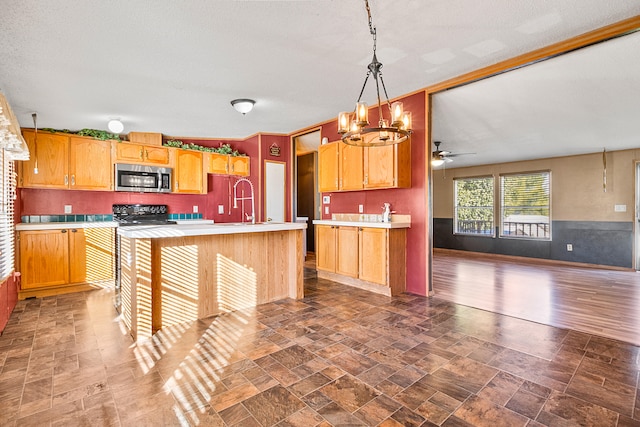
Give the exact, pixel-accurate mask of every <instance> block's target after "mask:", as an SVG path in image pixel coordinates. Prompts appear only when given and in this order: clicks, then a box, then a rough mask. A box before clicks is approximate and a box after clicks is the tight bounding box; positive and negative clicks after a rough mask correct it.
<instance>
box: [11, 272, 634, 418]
mask: <svg viewBox="0 0 640 427" xmlns="http://www.w3.org/2000/svg"><path fill="white" fill-rule="evenodd" d="M307 273H308V272H307ZM306 295H307V297H306V298H305V299H304V300H302V301H292V300H286V301H281V302H277V303H271V304H265V305H262V306H260V307H258V308H256V309H251V310H244V311H239V312H235V313H229V314H225V315H222V316H219V317H216V318H210V319H207V320H203V321H199V322H193V323H189V324H181V325H178V326H174V327H171V328H166V329H164V330H163V331H162V332H160V333H158V334H157V335H156V336H155V337H154V339H153V340H151V341H148V342H144V343H139V344H134V343H133V342H132V341H131V339H130V338H129V336H128V335H127V334H126V333H125V331H124V330H123V328H122V326H121V325H120V324H119V323H118V319H117V317H116V313H115V311H114V309H113V305H112V299H113V294H112V293H110V292H109V291H105V290H100V291H91V292H84V293H78V294H69V295H63V296H58V297H50V298H43V299H36V300H28V301H21V302H20V303H19V304H18V306H17V308H16V310H15V312H14V313H13V315H12V316H11V320H10V323H9V325H8V327H7V329H6V330H5V332H4V334H3V335H2V337H0V425H2V426H5V425H19V426H26V425H36V426H46V425H52V426H58V425H64V426H68V425H91V426H100V425H123V426H129V425H135V426H144V425H154V426H157V425H204V426H242V427H245V426H271V425H279V426H304V427H310V426H330V425H335V426H337V425H341V426H344V425H350V426H357V425H369V426H372V425H381V426H432V425H442V426H470V425H479V426H492V427H497V426H509V427H511V426H525V425H527V426H539V425H549V426H574V425H575V426H616V425H617V426H640V395H639V394H638V376H639V370H640V348H639V347H636V346H633V345H630V344H626V343H623V342H619V341H614V340H611V339H605V338H600V337H597V336H592V335H588V334H585V333H579V332H575V331H571V330H565V329H559V328H554V327H550V326H545V325H541V324H537V323H532V322H528V321H524V320H520V319H516V318H512V317H507V316H503V315H499V314H494V313H490V312H487V311H482V310H478V309H474V308H470V307H465V306H461V305H456V304H453V303H450V302H446V301H442V300H438V299H436V298H424V297H418V296H411V295H403V296H400V297H397V298H387V297H383V296H379V295H375V294H371V293H367V292H365V291H361V290H358V289H353V288H349V287H346V286H342V285H338V284H335V283H332V282H329V281H324V280H316V279H315V278H312V277H310V278H307V280H306Z"/></svg>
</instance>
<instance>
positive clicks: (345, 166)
mask: <svg viewBox="0 0 640 427" xmlns="http://www.w3.org/2000/svg"><path fill="white" fill-rule="evenodd" d="M339 145H340V165H339V174H340V180H339V182H340V190H343V191H347V190H362V188H363V185H364V179H363V178H364V173H363V169H362V161H363V153H364V149H363V148H362V147H355V146H353V145H347V144H344V143H342V142H341V143H340V144H339Z"/></svg>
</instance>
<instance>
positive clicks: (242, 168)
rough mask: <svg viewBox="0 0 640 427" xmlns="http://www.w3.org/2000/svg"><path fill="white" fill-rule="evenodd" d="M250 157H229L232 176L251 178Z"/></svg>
mask: <svg viewBox="0 0 640 427" xmlns="http://www.w3.org/2000/svg"><path fill="white" fill-rule="evenodd" d="M250 172H251V171H250V169H249V157H247V156H229V173H230V174H231V175H238V176H249V173H250Z"/></svg>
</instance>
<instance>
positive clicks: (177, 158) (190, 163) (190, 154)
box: [173, 149, 207, 194]
mask: <svg viewBox="0 0 640 427" xmlns="http://www.w3.org/2000/svg"><path fill="white" fill-rule="evenodd" d="M173 156H174V162H173V192H174V193H188V194H206V192H207V188H206V185H205V184H206V172H205V171H204V167H203V158H202V152H201V151H193V150H181V149H174V150H173Z"/></svg>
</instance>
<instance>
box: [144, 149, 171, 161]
mask: <svg viewBox="0 0 640 427" xmlns="http://www.w3.org/2000/svg"><path fill="white" fill-rule="evenodd" d="M142 156H143V158H144V163H152V164H154V165H164V166H168V165H169V149H168V148H167V147H158V146H149V145H145V146H143V147H142Z"/></svg>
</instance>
